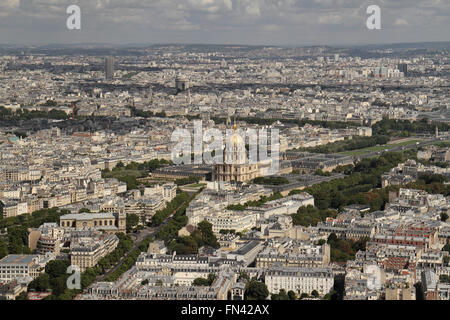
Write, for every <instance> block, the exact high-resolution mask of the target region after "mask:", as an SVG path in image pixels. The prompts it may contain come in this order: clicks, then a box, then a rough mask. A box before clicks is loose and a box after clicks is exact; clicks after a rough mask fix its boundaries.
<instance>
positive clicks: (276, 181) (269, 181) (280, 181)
mask: <svg viewBox="0 0 450 320" xmlns="http://www.w3.org/2000/svg"><path fill="white" fill-rule="evenodd" d="M253 183H255V184H263V185H271V186H279V185H284V184H289V180H288V179H287V178H285V177H257V178H255V179H253Z"/></svg>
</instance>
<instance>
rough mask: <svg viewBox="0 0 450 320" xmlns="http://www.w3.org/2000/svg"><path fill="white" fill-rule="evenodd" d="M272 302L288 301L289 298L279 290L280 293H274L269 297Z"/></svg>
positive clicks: (283, 291)
mask: <svg viewBox="0 0 450 320" xmlns="http://www.w3.org/2000/svg"><path fill="white" fill-rule="evenodd" d="M271 299H272V300H289V296H288V295H287V294H286V290H284V289H281V290H280V292H279V293H278V294H277V293H274V294H272V296H271Z"/></svg>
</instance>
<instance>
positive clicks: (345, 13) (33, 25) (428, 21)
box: [0, 0, 450, 47]
mask: <svg viewBox="0 0 450 320" xmlns="http://www.w3.org/2000/svg"><path fill="white" fill-rule="evenodd" d="M373 5H375V6H377V7H378V8H379V13H380V19H379V20H380V24H379V28H378V27H375V28H369V27H368V26H367V24H366V23H367V22H368V20H369V18H370V17H371V14H370V13H368V12H370V10H369V9H370V7H372V6H373ZM74 7H75V9H76V10H75V11H71V10H74ZM77 10H78V11H79V12H78V13H76V14H77V20H76V19H75V20H71V19H72V18H73V15H74V14H75V12H76V11H77ZM0 12H1V13H0V17H1V18H2V19H1V20H0V43H4V44H11V45H18V44H25V45H39V44H41V43H46V44H50V43H59V44H64V45H66V44H67V45H68V44H74V43H75V44H76V43H91V44H94V43H110V44H114V45H124V44H129V43H133V44H137V43H139V44H140V43H183V44H192V43H195V44H197V43H205V44H211V45H214V44H230V45H233V44H240V43H242V44H245V45H255V46H295V47H298V46H317V45H319V46H321V45H324V44H326V45H331V46H336V45H337V46H339V45H345V46H349V45H358V44H364V45H378V44H386V43H411V42H412V43H416V42H419V43H420V42H447V41H450V38H449V34H448V32H446V31H445V30H449V29H450V21H449V19H448V16H449V15H450V3H446V2H444V1H441V0H433V1H431V0H414V1H411V0H408V1H406V0H401V1H399V0H397V1H392V0H377V1H369V0H364V1H362V2H361V1H356V0H346V1H343V0H342V1H329V0H298V1H292V0H280V1H277V2H276V3H274V2H272V1H267V0H253V1H250V0H189V1H182V0H171V1H160V0H154V1H148V2H147V1H142V0H128V1H120V0H95V1H88V0H60V1H57V2H56V1H51V0H39V1H38V0H29V1H27V2H25V1H23V0H22V1H21V0H4V1H3V3H1V4H0ZM74 22H76V23H75V24H73V23H74Z"/></svg>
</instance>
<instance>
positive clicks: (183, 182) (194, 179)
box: [175, 177, 201, 186]
mask: <svg viewBox="0 0 450 320" xmlns="http://www.w3.org/2000/svg"><path fill="white" fill-rule="evenodd" d="M200 180H201V178H200V177H187V178H181V179H177V180H175V184H176V185H177V186H185V185H188V184H193V183H199V182H200Z"/></svg>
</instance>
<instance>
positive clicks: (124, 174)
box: [102, 159, 172, 190]
mask: <svg viewBox="0 0 450 320" xmlns="http://www.w3.org/2000/svg"><path fill="white" fill-rule="evenodd" d="M171 164H172V162H171V161H168V160H164V159H153V160H150V161H146V162H143V163H136V162H131V163H129V164H127V165H126V166H125V165H124V164H123V162H122V161H119V162H118V163H117V165H116V166H115V167H114V168H113V169H112V170H109V169H105V170H102V178H116V179H117V180H119V181H121V182H125V183H126V184H127V189H128V190H133V189H137V188H138V186H139V182H138V181H137V179H139V178H145V177H147V176H148V175H149V173H150V172H153V171H155V170H156V169H159V168H161V167H165V166H168V165H171Z"/></svg>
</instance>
